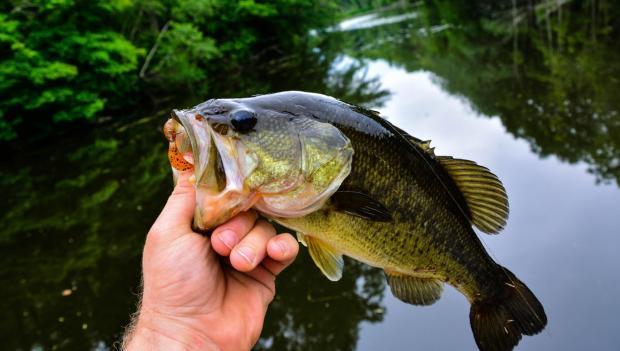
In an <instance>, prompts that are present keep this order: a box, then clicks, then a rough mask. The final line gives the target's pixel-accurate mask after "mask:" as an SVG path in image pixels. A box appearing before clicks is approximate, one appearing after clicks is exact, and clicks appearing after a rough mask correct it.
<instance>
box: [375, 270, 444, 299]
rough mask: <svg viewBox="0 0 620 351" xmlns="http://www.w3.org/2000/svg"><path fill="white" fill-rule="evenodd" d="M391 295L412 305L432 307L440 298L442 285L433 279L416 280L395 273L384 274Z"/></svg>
mask: <svg viewBox="0 0 620 351" xmlns="http://www.w3.org/2000/svg"><path fill="white" fill-rule="evenodd" d="M385 276H386V278H387V282H388V285H389V286H390V290H392V294H393V295H394V296H396V297H397V298H399V299H400V300H402V301H403V302H406V303H410V304H412V305H421V306H426V305H432V304H433V303H435V301H437V300H439V298H440V297H441V292H442V290H443V284H441V282H440V281H438V280H437V279H433V278H418V277H412V276H410V275H404V274H400V273H396V272H388V271H386V272H385Z"/></svg>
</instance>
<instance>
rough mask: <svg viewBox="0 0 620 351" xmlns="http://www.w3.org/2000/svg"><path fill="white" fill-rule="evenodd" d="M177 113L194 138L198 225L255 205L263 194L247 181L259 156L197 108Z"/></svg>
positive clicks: (209, 225) (209, 226) (207, 226)
mask: <svg viewBox="0 0 620 351" xmlns="http://www.w3.org/2000/svg"><path fill="white" fill-rule="evenodd" d="M174 113H175V115H176V117H177V119H178V120H179V121H180V122H181V124H182V125H183V128H184V130H185V131H186V132H187V136H188V137H189V140H190V142H191V149H192V157H191V159H192V161H193V167H194V178H195V181H194V187H195V189H196V209H195V212H194V227H195V228H196V229H199V230H209V229H212V228H214V227H216V226H217V225H219V224H222V223H224V222H226V221H227V220H229V219H230V218H232V217H234V216H235V215H237V214H238V213H240V212H243V211H247V210H249V209H250V208H251V207H252V206H254V204H255V203H256V202H257V201H258V199H259V195H258V193H256V192H254V191H252V190H251V189H250V188H249V187H247V186H246V185H245V179H246V177H247V176H248V174H249V173H251V172H252V170H254V168H255V167H256V164H257V161H256V160H255V158H253V157H252V155H250V154H249V153H248V152H247V151H246V150H245V148H244V147H243V145H241V144H239V143H238V142H237V141H236V140H234V139H233V138H228V137H226V136H222V135H220V134H218V133H217V132H216V131H214V130H213V128H212V127H211V126H210V125H209V124H208V123H207V121H206V120H205V119H204V117H202V116H201V115H200V114H199V113H198V112H196V111H195V110H175V111H174ZM218 162H219V163H220V169H218ZM221 168H223V170H222V169H221ZM218 172H219V176H220V178H221V176H225V186H223V187H222V184H221V181H222V180H221V179H219V180H218ZM222 172H223V174H222Z"/></svg>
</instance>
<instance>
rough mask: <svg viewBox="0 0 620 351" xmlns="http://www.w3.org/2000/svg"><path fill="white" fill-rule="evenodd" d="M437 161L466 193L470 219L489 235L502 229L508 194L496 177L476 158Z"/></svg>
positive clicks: (464, 194) (443, 158)
mask: <svg viewBox="0 0 620 351" xmlns="http://www.w3.org/2000/svg"><path fill="white" fill-rule="evenodd" d="M437 160H438V161H439V163H441V165H442V166H443V168H444V169H445V170H446V171H447V172H448V174H450V176H451V177H452V179H453V180H454V182H455V183H456V185H457V186H458V188H459V190H460V191H461V193H462V194H463V197H464V198H465V201H466V202H467V207H468V208H469V211H470V214H471V222H472V223H473V224H474V225H475V226H476V227H477V228H478V229H480V230H481V231H483V232H485V233H487V234H496V233H498V232H499V231H501V230H502V229H503V228H504V226H505V225H506V220H507V219H508V196H506V190H505V189H504V186H503V185H502V182H501V181H500V180H499V179H498V178H497V176H496V175H495V174H493V173H491V171H489V170H488V169H487V168H486V167H483V166H480V165H477V164H476V163H475V162H473V161H468V160H459V159H456V158H452V157H447V156H439V157H437Z"/></svg>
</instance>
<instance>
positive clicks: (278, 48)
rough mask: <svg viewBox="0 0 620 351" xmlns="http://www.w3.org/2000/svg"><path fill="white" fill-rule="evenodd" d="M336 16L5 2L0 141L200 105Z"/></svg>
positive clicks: (257, 6) (270, 6) (320, 5)
mask: <svg viewBox="0 0 620 351" xmlns="http://www.w3.org/2000/svg"><path fill="white" fill-rule="evenodd" d="M335 10H336V3H335V1H331V0H323V1H309V0H277V1H271V2H257V1H254V0H241V1H224V0H157V1H150V0H115V1H106V0H66V1H63V0H37V1H33V2H28V3H26V2H23V1H18V0H14V1H12V2H7V3H3V4H2V5H0V95H2V97H3V99H2V101H0V141H6V140H12V139H15V138H17V137H18V136H19V135H25V134H28V133H25V130H26V129H28V132H29V133H32V129H30V128H28V127H29V125H31V124H32V123H34V121H36V122H37V125H38V126H39V127H41V126H44V125H50V124H51V123H55V122H67V121H74V120H89V121H93V120H94V119H95V118H96V117H98V116H101V115H102V114H103V113H106V112H107V113H113V112H114V111H118V110H120V109H123V110H124V111H127V110H129V111H133V110H136V109H137V108H138V107H139V106H138V103H140V102H142V101H143V100H144V97H151V98H152V97H154V98H156V99H158V98H161V97H167V96H169V95H175V94H186V93H187V92H190V93H193V94H196V95H199V96H201V97H204V95H206V94H208V92H209V90H208V89H209V87H210V86H211V85H212V83H213V82H217V81H219V80H222V79H225V77H226V75H230V74H235V72H238V70H239V67H242V66H246V65H249V64H252V61H253V59H255V58H256V56H260V55H263V54H265V50H264V48H269V49H268V50H267V51H271V52H279V53H281V52H286V51H289V50H292V47H294V46H296V45H299V43H301V42H303V41H305V40H306V39H307V38H308V32H309V30H310V29H312V28H321V27H324V26H325V25H327V24H330V23H331V21H332V20H333V19H335V18H336V13H337V11H335ZM128 97H131V98H128ZM128 114H131V112H129V113H128ZM54 128H56V127H53V128H52V127H48V128H47V129H48V130H50V129H54ZM43 129H44V128H39V129H38V130H43Z"/></svg>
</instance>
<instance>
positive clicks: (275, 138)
mask: <svg viewBox="0 0 620 351" xmlns="http://www.w3.org/2000/svg"><path fill="white" fill-rule="evenodd" d="M164 129H165V132H167V134H166V136H167V139H168V141H169V143H170V148H169V156H170V160H171V164H172V169H173V173H175V174H177V175H178V173H179V172H181V171H187V170H188V169H189V170H191V171H192V172H193V176H192V180H193V181H194V186H195V187H196V210H195V215H194V227H195V228H196V229H197V230H203V231H208V230H210V229H212V228H214V227H215V226H217V225H219V224H221V223H224V222H225V221H227V220H228V219H230V218H231V217H233V216H234V215H236V214H238V213H240V212H242V211H246V210H248V209H251V208H253V209H255V210H257V211H258V212H260V213H261V214H262V215H263V216H264V217H266V218H268V219H270V220H272V221H274V222H276V223H279V224H281V225H282V226H284V227H287V228H289V229H290V230H292V231H294V232H296V234H297V237H298V240H299V241H300V242H301V243H302V244H303V245H305V246H306V247H307V248H308V251H309V253H310V256H311V257H312V260H313V261H314V263H315V264H316V265H317V266H318V268H319V269H320V271H321V272H322V273H323V274H324V275H325V276H326V277H327V278H328V279H330V280H332V281H337V280H339V279H340V278H341V277H342V274H343V268H344V260H343V256H348V257H350V258H353V259H355V260H358V261H361V262H363V263H366V264H368V265H370V266H373V267H377V268H380V269H383V271H384V272H385V276H386V280H387V284H388V285H389V288H390V290H391V292H392V294H393V295H394V296H395V297H397V298H398V299H400V300H401V301H403V302H405V303H408V304H412V305H422V306H423V305H431V304H433V303H434V302H436V301H437V300H438V299H439V298H440V297H441V294H442V290H443V287H444V284H449V285H451V286H453V287H454V288H456V289H457V290H458V291H459V292H460V293H462V294H463V295H464V296H465V297H466V299H467V300H468V301H469V303H470V304H471V308H470V314H469V319H470V325H471V329H472V332H473V335H474V339H475V342H476V344H477V346H478V348H479V349H480V350H484V351H500V350H512V349H513V348H514V347H515V346H516V345H517V344H518V343H519V341H520V340H521V338H522V336H523V335H528V336H531V335H535V334H538V333H540V332H541V331H542V330H543V329H544V328H545V326H546V324H547V316H546V314H545V311H544V308H543V305H542V304H541V303H540V301H539V300H538V299H537V298H536V296H535V295H534V293H533V292H532V291H531V290H530V289H529V288H528V287H527V286H526V285H525V284H524V283H523V282H522V281H520V280H519V279H518V278H517V277H516V276H515V275H514V274H513V273H512V272H510V271H509V270H508V269H507V268H505V267H503V266H501V265H500V264H498V263H496V262H495V261H494V260H493V258H492V257H491V256H490V255H489V254H488V253H487V251H486V250H485V247H484V245H483V244H482V242H481V241H480V239H479V238H478V236H477V234H476V232H475V231H474V227H476V228H477V229H478V230H479V231H481V232H483V233H485V234H497V233H499V232H500V231H501V230H502V229H503V228H504V227H505V226H506V224H507V219H508V213H509V205H508V197H507V194H506V190H505V188H504V186H503V184H502V182H501V181H500V180H499V178H498V177H497V176H496V175H495V174H493V173H492V172H491V171H490V170H489V169H488V168H486V167H484V166H481V165H478V164H477V163H475V162H473V161H469V160H465V159H459V158H454V157H450V156H442V155H436V154H435V151H434V148H433V147H431V146H430V141H428V140H422V139H418V138H416V137H414V136H411V135H409V134H408V133H407V132H405V131H404V130H402V129H400V128H398V127H397V126H395V125H393V124H392V123H390V122H389V121H388V120H387V119H385V118H383V117H382V116H381V115H380V114H379V113H378V112H377V111H373V110H369V109H366V108H363V107H359V106H355V105H352V104H348V103H346V102H343V101H340V100H338V99H335V98H333V97H329V96H325V95H321V94H316V93H309V92H300V91H287V92H280V93H274V94H266V95H257V96H253V97H247V98H229V99H211V100H208V101H206V102H203V103H201V104H199V105H197V106H195V107H193V108H190V109H182V110H174V111H173V113H172V116H171V119H170V120H168V121H167V122H166V127H165V128H164ZM170 149H173V150H172V151H171V150H170ZM188 163H189V164H191V168H188V167H189V166H188V165H187V164H188Z"/></svg>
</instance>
